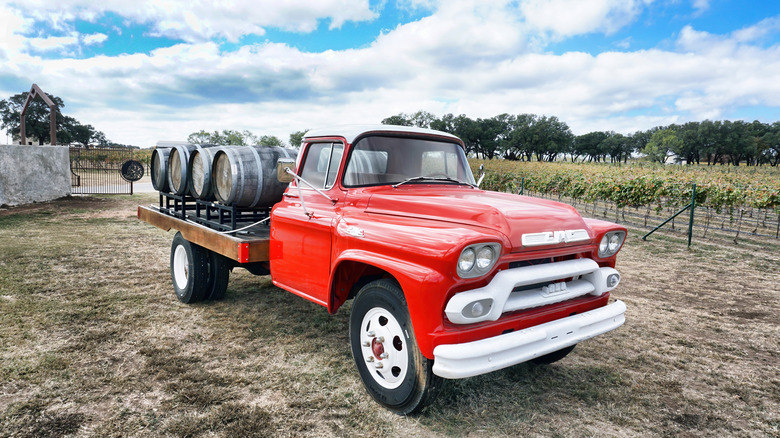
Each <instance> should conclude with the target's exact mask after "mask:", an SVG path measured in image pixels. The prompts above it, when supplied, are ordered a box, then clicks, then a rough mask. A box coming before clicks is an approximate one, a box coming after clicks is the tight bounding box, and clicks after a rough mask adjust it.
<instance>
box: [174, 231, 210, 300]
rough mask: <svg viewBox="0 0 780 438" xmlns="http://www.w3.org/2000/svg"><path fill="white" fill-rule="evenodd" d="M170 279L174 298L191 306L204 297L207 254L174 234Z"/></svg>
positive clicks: (202, 249) (206, 284)
mask: <svg viewBox="0 0 780 438" xmlns="http://www.w3.org/2000/svg"><path fill="white" fill-rule="evenodd" d="M171 279H172V280H173V290H174V291H175V292H176V298H178V299H179V301H181V302H182V303H185V304H192V303H197V302H198V301H202V300H203V299H204V298H205V297H206V292H207V289H208V286H209V284H208V283H209V281H208V280H209V254H208V251H207V250H206V249H204V248H203V247H200V246H198V245H195V244H194V243H192V242H190V241H188V240H187V239H185V238H184V237H183V236H182V235H181V233H176V235H175V236H174V237H173V243H172V244H171Z"/></svg>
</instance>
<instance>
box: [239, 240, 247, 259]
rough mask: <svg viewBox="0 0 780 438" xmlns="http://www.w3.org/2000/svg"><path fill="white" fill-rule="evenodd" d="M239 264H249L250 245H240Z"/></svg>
mask: <svg viewBox="0 0 780 438" xmlns="http://www.w3.org/2000/svg"><path fill="white" fill-rule="evenodd" d="M238 262H239V263H249V243H239V244H238Z"/></svg>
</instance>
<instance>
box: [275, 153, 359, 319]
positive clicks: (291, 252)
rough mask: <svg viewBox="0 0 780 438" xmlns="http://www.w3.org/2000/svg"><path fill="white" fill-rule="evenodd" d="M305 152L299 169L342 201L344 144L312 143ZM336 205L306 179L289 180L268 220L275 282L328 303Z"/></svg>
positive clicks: (302, 294)
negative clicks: (305, 182) (271, 216)
mask: <svg viewBox="0 0 780 438" xmlns="http://www.w3.org/2000/svg"><path fill="white" fill-rule="evenodd" d="M304 153H305V155H304V156H303V158H302V161H301V165H300V168H299V170H298V175H300V176H301V178H303V179H304V180H306V181H307V182H309V183H310V184H311V185H312V186H314V187H316V188H318V189H320V191H322V192H323V193H325V194H326V195H328V196H329V197H330V198H331V199H334V200H338V201H343V199H344V192H343V191H341V190H340V189H339V188H338V184H337V177H338V173H339V169H340V167H341V159H342V157H343V155H344V144H343V143H341V142H323V143H311V144H309V145H308V146H307V148H306V151H305V152H304ZM296 184H297V185H298V187H296ZM299 189H300V190H299ZM339 206H340V203H338V202H337V203H336V204H335V205H334V203H333V202H332V201H330V200H329V199H327V198H326V197H325V196H323V195H322V194H320V193H318V192H317V191H316V190H314V189H312V188H310V187H309V186H307V185H306V184H304V183H296V182H292V183H291V184H290V187H289V188H288V189H287V192H286V193H285V196H284V200H283V201H282V202H280V203H278V204H276V206H275V207H274V212H273V219H272V221H271V242H272V244H271V254H270V256H271V275H272V279H273V282H274V284H275V285H277V286H279V287H281V288H283V289H286V290H288V291H290V292H293V293H295V294H297V295H300V296H302V297H304V298H307V299H309V300H311V301H314V302H316V303H319V304H322V305H325V306H327V303H328V292H329V286H330V264H331V247H332V242H333V240H332V239H333V227H334V226H335V221H336V212H337V209H338V208H339ZM304 207H305V210H304Z"/></svg>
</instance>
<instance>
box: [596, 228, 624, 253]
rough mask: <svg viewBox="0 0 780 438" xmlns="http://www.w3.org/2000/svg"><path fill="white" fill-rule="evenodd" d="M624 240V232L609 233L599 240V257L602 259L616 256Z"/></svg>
mask: <svg viewBox="0 0 780 438" xmlns="http://www.w3.org/2000/svg"><path fill="white" fill-rule="evenodd" d="M625 238H626V232H625V231H610V232H608V233H607V234H605V235H604V237H602V238H601V243H599V257H601V258H602V259H604V258H607V257H612V256H613V255H615V254H617V252H618V251H619V250H620V247H621V246H623V241H624V240H625Z"/></svg>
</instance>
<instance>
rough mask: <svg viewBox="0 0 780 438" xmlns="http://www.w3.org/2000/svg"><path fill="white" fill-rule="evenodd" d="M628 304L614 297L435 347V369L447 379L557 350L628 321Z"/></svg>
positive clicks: (506, 365) (526, 359)
mask: <svg viewBox="0 0 780 438" xmlns="http://www.w3.org/2000/svg"><path fill="white" fill-rule="evenodd" d="M625 312H626V305H625V303H623V302H622V301H615V302H614V303H612V304H609V305H607V306H604V307H600V308H598V309H595V310H591V311H589V312H585V313H580V314H577V315H572V316H569V317H566V318H562V319H559V320H556V321H550V322H548V323H545V324H540V325H537V326H534V327H529V328H527V329H524V330H519V331H516V332H511V333H507V334H504V335H499V336H495V337H492V338H488V339H481V340H479V341H474V342H467V343H463V344H447V345H439V346H437V347H436V348H434V350H433V356H434V362H433V373H434V374H436V375H437V376H440V377H444V378H446V379H461V378H464V377H472V376H478V375H480V374H485V373H489V372H492V371H495V370H500V369H501V368H506V367H509V366H512V365H516V364H519V363H522V362H526V361H528V360H531V359H533V358H536V357H540V356H544V355H545V354H548V353H552V352H554V351H558V350H560V349H562V348H566V347H568V346H570V345H574V344H577V343H579V342H581V341H584V340H586V339H590V338H592V337H594V336H598V335H600V334H603V333H606V332H608V331H610V330H614V329H616V328H618V327H620V326H621V325H623V323H624V322H625V320H626V318H625Z"/></svg>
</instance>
